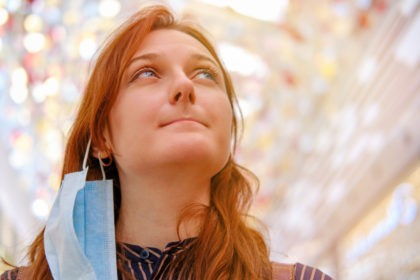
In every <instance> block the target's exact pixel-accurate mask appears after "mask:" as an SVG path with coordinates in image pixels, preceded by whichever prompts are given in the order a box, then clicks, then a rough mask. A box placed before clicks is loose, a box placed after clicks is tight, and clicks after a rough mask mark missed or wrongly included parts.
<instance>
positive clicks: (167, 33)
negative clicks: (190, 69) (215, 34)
mask: <svg viewBox="0 0 420 280" xmlns="http://www.w3.org/2000/svg"><path fill="white" fill-rule="evenodd" d="M179 50H182V51H185V52H192V53H201V54H205V55H207V56H209V57H213V56H212V55H211V54H210V52H209V50H208V49H207V48H206V47H205V46H204V45H203V44H202V43H201V42H200V41H198V40H197V39H195V38H194V37H192V36H190V35H188V34H186V33H184V32H181V31H178V30H173V29H158V30H154V31H152V32H150V33H148V34H147V35H146V36H145V37H144V40H143V42H142V43H141V44H140V46H139V47H138V49H137V52H136V54H135V56H136V55H139V54H143V53H148V52H169V53H171V52H172V51H174V52H173V53H172V54H176V53H177V52H176V51H179Z"/></svg>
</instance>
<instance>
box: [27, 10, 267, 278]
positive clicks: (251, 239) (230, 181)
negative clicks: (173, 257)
mask: <svg viewBox="0 0 420 280" xmlns="http://www.w3.org/2000/svg"><path fill="white" fill-rule="evenodd" d="M163 28H164V29H174V30H178V31H181V32H184V33H186V34H188V35H190V36H192V37H194V38H195V39H197V40H198V41H199V42H201V43H202V44H203V45H204V46H205V47H206V48H207V49H208V50H209V52H210V53H211V55H212V56H213V57H214V59H215V60H216V61H217V63H218V64H219V66H220V68H221V69H222V72H223V76H224V80H225V84H226V92H227V95H228V97H229V100H230V104H231V107H232V111H235V109H234V107H235V104H236V102H237V100H236V96H235V93H234V89H233V85H232V82H231V79H230V77H229V74H228V73H227V71H226V70H225V68H224V67H223V64H222V63H221V61H220V59H219V57H218V55H217V53H216V51H215V49H214V47H213V46H212V44H211V43H210V42H209V40H208V39H207V38H206V37H205V36H204V34H203V32H202V31H200V29H199V28H198V27H196V26H194V25H192V24H190V23H186V22H182V21H177V20H175V18H174V16H173V15H172V13H171V12H170V11H169V10H168V9H167V8H166V7H164V6H151V7H148V8H145V9H142V10H140V11H138V12H137V13H136V14H134V15H133V16H132V17H130V19H129V20H127V21H126V22H125V23H124V24H122V25H121V26H120V27H119V28H118V29H117V30H116V31H115V32H114V33H113V34H112V35H111V36H110V37H109V38H108V40H107V42H106V43H105V44H104V45H103V47H102V49H101V50H100V51H99V55H98V56H97V58H96V60H95V61H96V62H95V64H94V66H93V68H92V71H91V74H90V78H89V80H88V83H87V85H86V88H85V90H84V95H83V100H82V102H81V105H80V108H79V110H78V114H77V116H76V119H75V122H74V125H73V127H72V129H71V132H70V136H69V139H68V142H67V146H66V152H65V157H64V165H63V171H62V176H64V174H67V173H70V172H76V171H80V170H81V167H82V161H83V155H84V153H85V149H86V146H87V143H88V141H89V138H91V139H92V146H93V147H95V148H97V149H98V150H99V151H105V150H107V146H106V144H105V138H104V134H103V132H104V131H105V129H106V127H107V125H108V116H109V113H110V110H111V108H112V105H113V104H114V101H115V99H116V97H117V94H118V91H119V87H120V83H121V80H122V77H123V73H124V71H125V69H126V67H127V65H128V63H129V61H130V59H131V58H132V56H133V55H134V54H135V52H136V51H137V48H138V46H139V45H140V43H141V42H142V40H143V38H144V37H145V36H146V35H147V34H148V33H149V32H151V31H153V30H156V29H163ZM237 130H238V120H237V117H236V116H235V114H233V125H232V135H233V138H234V139H233V143H234V144H236V140H237V136H238V134H237ZM88 165H89V175H88V179H90V180H95V179H100V178H101V173H100V168H99V165H98V160H97V159H96V158H95V157H94V156H93V154H92V153H91V154H90V155H89V159H88ZM105 171H106V176H107V178H108V179H113V180H114V197H115V198H114V209H115V217H116V219H117V218H118V213H119V207H120V203H121V200H120V193H119V179H118V172H117V169H116V166H115V164H114V163H112V164H111V165H110V166H108V167H107V168H106V169H105ZM257 187H258V180H257V179H256V177H255V176H254V175H253V174H252V173H251V172H249V171H248V170H247V169H245V168H243V167H241V166H239V165H238V164H237V163H236V162H235V161H234V159H233V158H232V157H231V158H230V159H229V161H228V162H227V164H226V165H225V166H224V168H223V169H222V170H220V171H219V173H217V174H216V175H215V176H214V177H213V178H212V181H211V200H210V205H209V206H206V207H204V206H203V207H202V208H201V209H199V212H200V215H202V226H201V231H200V233H199V235H198V237H197V239H196V241H195V242H194V243H193V246H191V247H190V249H189V251H188V254H182V256H181V257H180V259H178V261H176V262H174V263H173V265H172V266H173V267H172V268H171V269H172V270H173V271H175V270H176V271H177V272H178V273H179V275H180V279H238V280H239V279H241V280H242V279H271V265H270V261H269V253H268V247H267V245H266V243H265V241H264V238H263V236H262V234H261V233H260V232H259V231H258V230H256V229H253V228H252V227H250V226H249V225H248V224H247V221H248V214H247V213H248V210H249V207H250V205H251V202H252V198H253V197H254V191H255V190H256V189H257ZM187 210H188V211H185V212H184V213H183V215H182V216H181V218H180V221H179V222H178V225H179V224H180V223H181V221H183V220H185V219H188V218H192V216H194V215H197V213H194V211H193V210H194V208H190V209H187ZM195 210H197V208H195ZM204 225H205V226H204ZM43 232H44V230H42V231H41V233H40V234H39V235H38V236H37V237H36V239H35V241H34V242H33V243H32V245H31V246H30V250H29V254H28V255H29V260H30V272H31V274H32V278H31V279H36V280H41V279H43V280H44V279H52V276H51V273H50V270H49V267H48V263H47V261H46V257H45V253H44V243H43Z"/></svg>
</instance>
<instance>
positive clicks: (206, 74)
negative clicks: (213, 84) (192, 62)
mask: <svg viewBox="0 0 420 280" xmlns="http://www.w3.org/2000/svg"><path fill="white" fill-rule="evenodd" d="M196 77H197V78H200V79H207V80H213V81H214V80H215V79H216V75H215V74H214V73H213V71H211V70H210V69H200V71H199V72H198V74H197V75H196Z"/></svg>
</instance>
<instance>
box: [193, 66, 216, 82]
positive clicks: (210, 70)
mask: <svg viewBox="0 0 420 280" xmlns="http://www.w3.org/2000/svg"><path fill="white" fill-rule="evenodd" d="M196 71H197V72H198V73H197V74H196V75H195V76H198V75H200V74H208V75H210V77H209V78H205V79H210V80H212V81H216V79H217V74H218V71H217V70H216V69H214V68H212V67H205V68H198V69H197V70H196Z"/></svg>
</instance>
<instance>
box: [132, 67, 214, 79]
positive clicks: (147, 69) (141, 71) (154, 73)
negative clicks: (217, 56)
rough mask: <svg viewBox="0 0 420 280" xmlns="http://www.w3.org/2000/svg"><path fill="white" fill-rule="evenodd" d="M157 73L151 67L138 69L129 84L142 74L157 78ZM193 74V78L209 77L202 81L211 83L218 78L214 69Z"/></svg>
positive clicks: (197, 71) (201, 69)
mask: <svg viewBox="0 0 420 280" xmlns="http://www.w3.org/2000/svg"><path fill="white" fill-rule="evenodd" d="M156 72H157V71H156V70H155V69H154V68H153V67H151V66H145V67H143V68H141V69H139V70H138V71H137V72H135V73H134V74H133V76H132V78H131V79H130V83H132V82H134V81H135V80H136V79H138V78H140V76H141V75H142V74H144V73H152V74H153V77H159V76H158V74H157V73H156ZM194 72H196V74H194V77H197V76H198V75H200V74H207V75H209V77H205V78H203V79H208V80H211V81H217V77H218V73H219V71H218V70H217V69H216V68H214V67H211V66H209V67H207V66H206V67H202V68H197V69H195V70H194ZM150 77H152V76H147V77H144V78H150Z"/></svg>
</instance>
